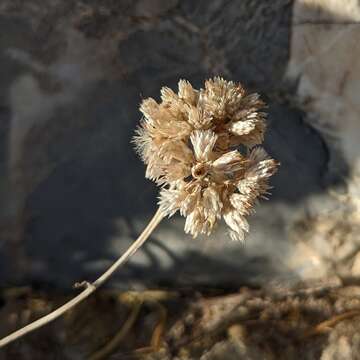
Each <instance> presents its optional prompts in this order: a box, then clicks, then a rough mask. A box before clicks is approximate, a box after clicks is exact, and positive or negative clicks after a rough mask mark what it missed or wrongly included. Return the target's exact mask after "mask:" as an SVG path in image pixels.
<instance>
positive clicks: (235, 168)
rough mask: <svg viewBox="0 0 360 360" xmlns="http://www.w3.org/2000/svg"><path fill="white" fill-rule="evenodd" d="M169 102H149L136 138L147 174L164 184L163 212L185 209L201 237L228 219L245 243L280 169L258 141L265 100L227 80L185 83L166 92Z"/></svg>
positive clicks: (233, 232) (236, 236)
mask: <svg viewBox="0 0 360 360" xmlns="http://www.w3.org/2000/svg"><path fill="white" fill-rule="evenodd" d="M161 100H162V101H161V103H160V104H158V103H157V102H156V101H155V100H154V99H152V98H148V99H145V100H144V101H143V102H142V104H141V106H140V111H141V112H142V113H143V115H144V117H143V119H142V120H141V124H140V126H139V128H138V129H137V130H136V135H135V137H134V143H135V146H136V149H137V152H138V153H139V155H140V156H141V158H142V160H143V161H144V163H145V164H146V165H147V168H146V177H147V178H149V179H151V180H153V181H155V182H156V183H157V184H159V185H161V187H162V188H161V191H160V197H159V199H160V200H159V206H160V210H161V211H162V212H163V214H164V216H165V215H166V216H172V215H173V214H174V213H175V212H176V211H179V212H180V214H181V215H182V216H185V217H186V222H185V232H186V233H189V234H191V235H192V236H193V237H196V236H197V235H199V234H206V235H209V234H210V233H211V232H212V231H213V229H214V227H215V226H216V225H217V223H218V222H219V220H220V219H221V218H223V219H224V220H225V222H226V224H227V225H228V227H229V233H230V237H231V238H232V239H233V240H240V241H243V240H244V233H245V232H248V230H249V225H248V222H247V220H246V216H247V215H249V214H251V213H252V212H253V208H254V205H255V203H256V201H257V199H258V198H259V197H264V196H265V195H266V194H268V190H269V188H270V187H269V185H268V180H269V177H270V176H271V175H273V174H274V173H275V171H276V169H277V167H278V163H277V162H276V161H275V160H273V159H271V158H270V157H269V156H268V155H267V153H266V152H265V150H263V149H262V148H261V147H259V146H258V145H259V144H261V143H262V142H263V140H264V132H265V128H266V124H265V117H266V114H265V113H264V112H261V111H260V110H261V109H262V108H264V106H265V104H264V102H263V101H262V100H261V99H260V97H259V95H258V94H247V93H246V91H245V89H244V88H243V87H242V86H241V85H240V84H235V83H234V82H232V81H226V80H224V79H222V78H220V77H215V78H214V79H210V80H207V81H205V88H204V89H200V90H195V89H194V88H193V87H192V86H191V84H190V83H189V82H188V81H186V80H180V81H179V89H178V93H177V94H176V93H175V92H173V91H172V90H171V89H169V88H167V87H163V88H162V89H161ZM240 146H242V148H243V149H245V150H243V151H242V152H240V150H239V147H240Z"/></svg>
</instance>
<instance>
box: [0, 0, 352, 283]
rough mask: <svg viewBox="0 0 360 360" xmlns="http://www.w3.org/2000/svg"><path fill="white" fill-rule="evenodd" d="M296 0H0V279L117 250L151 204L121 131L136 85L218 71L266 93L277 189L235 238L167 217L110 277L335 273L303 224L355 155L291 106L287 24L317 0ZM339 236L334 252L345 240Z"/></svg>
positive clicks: (108, 257)
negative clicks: (243, 235)
mask: <svg viewBox="0 0 360 360" xmlns="http://www.w3.org/2000/svg"><path fill="white" fill-rule="evenodd" d="M299 3H301V2H300V1H298V2H295V10H296V11H295V12H294V18H293V19H292V11H293V6H294V3H293V2H292V1H288V0H277V1H274V2H271V5H268V4H266V5H265V3H264V2H263V1H260V0H246V1H241V2H240V1H233V2H227V1H221V0H219V1H211V2H208V1H205V0H204V1H197V2H193V1H190V0H189V1H181V2H178V1H161V0H156V1H151V4H150V2H148V1H146V2H145V1H125V0H124V1H120V2H114V1H111V0H106V1H101V2H100V1H96V0H93V1H84V2H79V1H67V2H62V1H56V0H53V1H50V2H46V3H45V4H44V2H43V1H40V0H30V1H26V2H23V1H20V0H17V1H14V0H12V1H6V0H4V1H3V2H2V4H1V6H0V28H1V31H2V33H6V34H9V35H8V36H6V37H0V47H1V49H2V51H1V53H0V63H1V67H0V68H1V69H2V73H3V76H2V84H1V87H0V101H1V104H0V116H1V120H2V121H1V123H0V137H1V139H2V140H4V141H2V142H1V143H2V144H4V143H6V144H7V146H4V145H3V147H2V151H1V153H0V174H1V182H0V194H1V197H2V199H4V200H3V201H2V202H1V209H0V210H1V215H2V224H3V225H2V229H3V231H2V244H3V245H2V246H1V249H0V250H1V252H2V255H3V258H4V260H2V261H1V264H2V269H1V275H0V276H1V281H5V282H10V283H11V282H14V281H16V282H20V283H27V282H29V281H32V282H41V283H44V282H45V283H48V284H50V285H52V286H61V287H70V286H71V285H72V284H73V283H74V282H76V281H79V280H82V279H94V278H95V277H96V276H97V275H98V274H100V273H101V272H102V271H103V270H104V269H105V268H106V267H107V266H108V265H109V264H111V262H112V261H113V260H114V259H115V258H117V257H118V256H119V255H120V254H121V253H123V252H124V250H125V249H126V248H127V246H128V245H129V244H130V243H131V242H132V241H133V239H134V238H135V237H136V236H137V235H138V234H139V233H140V232H141V230H142V228H143V227H144V226H145V224H146V223H147V221H149V219H150V217H151V216H152V213H153V212H154V211H155V208H156V196H157V189H156V188H155V186H154V185H153V184H151V183H150V182H149V181H146V180H145V179H144V167H143V165H142V163H141V161H140V160H139V159H137V157H136V155H135V153H134V151H133V149H132V146H131V144H130V141H131V137H132V135H133V131H134V129H135V127H136V125H137V123H138V121H139V118H140V114H139V112H138V104H139V102H140V101H141V98H145V97H148V96H153V97H155V98H158V96H159V90H160V88H161V86H164V85H167V86H170V87H172V88H175V86H176V83H177V81H178V79H179V78H186V79H188V80H190V81H191V82H192V83H193V85H194V86H196V87H199V86H201V84H202V83H203V81H204V79H206V78H208V77H210V76H214V75H222V76H224V77H226V78H228V79H232V80H235V81H241V82H242V83H243V84H244V85H245V86H247V87H248V88H249V89H251V90H255V91H258V92H260V93H262V94H263V96H264V98H265V99H266V101H267V102H268V103H269V130H268V134H267V138H266V143H265V147H266V149H267V150H268V152H269V153H270V154H271V155H272V156H273V157H275V158H276V159H278V160H279V161H280V162H281V163H282V166H281V170H280V171H279V173H278V174H277V175H276V177H274V180H273V185H274V190H273V196H272V197H271V200H270V201H269V202H267V203H262V204H261V205H260V206H259V207H258V211H257V214H256V215H255V216H254V217H252V219H251V221H250V222H251V229H252V230H251V234H250V235H249V237H248V239H247V243H246V245H245V247H243V246H241V245H240V244H237V243H231V242H230V240H229V239H228V237H227V236H226V234H225V232H224V229H223V228H222V227H220V228H219V230H218V232H217V233H216V234H214V235H213V236H212V237H211V238H209V239H205V238H204V239H201V240H196V241H194V240H192V239H191V238H190V237H188V236H186V235H184V233H183V230H182V228H183V222H184V221H183V219H182V218H176V217H175V218H173V219H171V220H165V221H164V222H163V223H162V224H161V225H160V226H159V228H158V230H156V232H155V233H154V234H153V236H152V238H151V239H150V241H149V242H148V243H147V244H146V245H145V246H144V248H143V249H142V250H141V251H140V252H139V254H138V255H136V256H135V257H134V258H133V260H132V261H131V263H130V264H129V265H128V266H126V267H125V268H124V269H122V271H120V272H119V274H117V276H116V277H115V278H114V280H113V284H114V285H116V286H120V287H125V288H127V287H129V286H130V287H139V286H140V287H143V286H159V285H166V286H179V285H180V286H187V285H194V284H202V285H206V286H217V285H221V286H230V287H232V286H239V285H241V284H244V283H255V284H268V283H269V281H270V282H274V283H278V282H283V283H287V282H289V281H290V282H292V281H296V280H299V279H308V278H312V277H319V276H325V275H327V274H329V273H331V272H332V271H333V269H332V268H331V266H330V265H329V264H330V263H331V264H332V262H331V261H330V262H329V257H331V251H333V248H331V249H329V248H328V247H325V248H323V244H324V243H325V240H326V236H327V234H328V232H329V231H330V232H331V229H330V228H329V229H328V228H327V229H325V230H324V229H323V228H321V226H320V230H316V231H313V230H312V228H311V229H310V230H309V226H308V224H309V222H308V221H307V219H308V217H309V218H310V219H311V221H313V222H315V220H316V219H318V218H319V217H321V216H323V214H324V213H326V214H327V213H329V212H331V211H333V210H334V209H338V208H339V205H338V200H337V199H333V198H332V197H331V196H329V194H328V190H329V189H330V188H336V187H339V186H340V187H344V179H346V178H347V176H349V174H350V173H351V171H352V168H351V166H352V163H351V162H350V161H349V159H348V156H347V155H348V153H344V151H343V148H341V147H340V149H339V148H338V147H336V146H335V144H333V143H332V142H329V141H327V137H326V136H325V135H324V133H323V132H322V131H321V130H317V129H316V128H315V126H314V125H313V124H310V123H309V121H308V119H307V117H306V114H305V113H304V112H303V111H300V110H299V109H298V107H297V106H295V105H294V101H293V99H294V97H295V94H294V92H293V90H292V87H291V86H290V87H289V84H288V83H287V82H286V81H284V74H285V73H286V71H287V70H288V62H289V57H290V49H291V62H290V64H298V63H301V62H302V61H303V58H302V56H303V52H302V43H301V41H300V40H299V39H298V37H299V36H301V35H299V34H298V32H299V31H303V30H302V29H303V27H302V26H300V27H299V26H298V25H297V23H296V22H297V21H298V20H299V19H301V21H306V19H308V17H306V16H308V13H310V14H312V12H311V11H310V10H311V9H310V8H311V7H313V8H314V9H317V6H315V4H311V3H308V4H307V5H306V11H303V10H302V8H301V6H300V4H299ZM312 3H314V2H312ZM320 5H321V4H320ZM314 11H315V10H314ZM319 16H320V15H319ZM304 19H305V20H304ZM310 19H312V18H310ZM299 21H300V20H299ZM304 28H306V26H305V27H304ZM291 34H292V35H291ZM326 34H327V33H326V31H324V33H322V36H324V37H326ZM319 36H320V35H319ZM329 36H330V35H329ZM319 41H320V40H319ZM324 43H326V41H324ZM297 46H299V47H300V48H298V47H297ZM318 48H321V46H318ZM305 62H306V60H305ZM320 63H321V64H322V69H324V70H323V71H324V72H325V73H324V76H325V74H331V73H332V72H333V67H331V66H330V65H329V67H326V64H325V65H324V63H323V62H322V60H321V61H320V60H319V62H312V64H313V65H312V66H313V68H311V71H315V72H316V69H317V68H319V64H320ZM316 65H317V66H316ZM291 66H294V65H291ZM295 68H296V69H298V68H297V67H296V66H295ZM311 71H310V70H309V69H308V68H307V67H306V66H303V67H301V70H297V72H296V76H298V74H304V76H306V77H308V78H314V77H313V73H312V72H311ZM326 71H327V73H326ZM290 72H292V74H294V71H290ZM303 79H304V78H301V80H300V87H299V89H300V90H299V91H300V95H301V96H302V95H304V94H307V93H306V91H305V90H302V89H303V88H304V87H303V86H302V82H301V81H303ZM292 82H294V81H293V80H292ZM322 91H323V90H322V89H321V92H322ZM338 97H340V98H342V97H343V95H341V94H340V95H338ZM331 99H332V98H331ZM325 100H326V99H323V100H321V99H320V100H319V101H320V102H321V103H323V102H325ZM334 106H335V105H334ZM314 110H315V111H317V112H319V111H318V110H319V109H318V108H314ZM327 115H328V113H326V114H325V113H321V114H320V115H319V116H320V117H325V116H327ZM350 135H352V132H351V131H350ZM351 149H352V148H351ZM351 151H352V150H351ZM349 164H350V165H349ZM349 166H350V167H349ZM343 208H344V209H348V204H344V205H343ZM346 211H347V210H344V214H345V212H346ZM352 214H353V213H352ZM305 215H306V216H305ZM352 216H353V215H352ZM314 219H315V220H314ZM354 224H355V223H351V224H350V225H349V226H355V225H354ZM351 229H353V228H351ZM344 231H345V230H344ZM345 233H346V234H352V232H351V231H350V232H346V231H345ZM305 234H306V239H305V238H304V235H305ZM351 236H352V235H349V238H351ZM308 239H309V241H307V240H308ZM304 240H306V241H305V243H304ZM349 241H351V243H350V245H347V246H348V247H349V248H348V249H345V250H344V251H343V253H342V254H343V255H342V258H341V261H343V259H345V258H346V256H350V257H351V254H352V253H353V252H354V251H355V252H356V247H355V246H353V245H354V242H353V240H349ZM309 242H310V245H309ZM313 244H321V245H319V246H313ZM334 246H335V245H334ZM339 246H340V245H339ZM349 254H350V255H349ZM9 259H11V260H10V261H9ZM339 259H340V258H339ZM6 260H8V261H6ZM330 260H331V259H330ZM339 261H340V260H339ZM349 266H350V264H349V265H348V264H347V263H346V266H345V267H343V268H341V269H340V270H341V271H344V272H346V271H347V270H348V269H349Z"/></svg>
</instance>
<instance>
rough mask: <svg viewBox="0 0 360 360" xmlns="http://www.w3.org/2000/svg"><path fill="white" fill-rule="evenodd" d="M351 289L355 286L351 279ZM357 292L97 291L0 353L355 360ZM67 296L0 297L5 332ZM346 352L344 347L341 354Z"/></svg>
mask: <svg viewBox="0 0 360 360" xmlns="http://www.w3.org/2000/svg"><path fill="white" fill-rule="evenodd" d="M348 282H349V281H348ZM359 291H360V287H359V286H358V285H356V284H355V285H354V284H346V285H343V284H342V282H341V281H338V282H337V283H334V282H328V283H322V284H312V285H311V286H309V285H308V286H307V287H304V286H303V287H297V288H293V289H285V288H275V289H251V288H247V287H244V288H241V289H239V291H237V292H231V293H228V292H221V291H220V290H219V291H218V292H217V294H216V295H214V292H213V291H211V292H209V291H206V290H204V291H201V292H193V291H191V290H179V291H167V290H151V291H150V290H148V291H143V292H133V291H131V292H118V291H115V290H111V291H110V290H106V289H105V290H100V291H99V292H98V293H97V294H95V296H94V297H92V298H90V299H88V300H87V301H85V302H84V303H83V304H81V305H80V306H78V307H77V308H75V309H73V310H72V311H70V312H69V313H68V314H66V316H65V317H64V318H62V319H61V320H59V321H57V322H55V323H52V324H49V325H48V326H46V327H45V328H43V329H40V330H38V331H36V332H34V333H33V334H30V335H29V336H26V337H24V338H23V339H21V340H19V341H18V342H17V343H15V344H11V345H10V346H8V347H7V348H6V349H5V350H4V354H5V356H6V358H8V359H15V358H16V359H19V360H22V359H35V358H36V359H39V360H41V359H52V358H54V359H55V358H61V359H91V360H98V359H114V360H115V359H149V360H152V359H153V360H156V359H158V360H167V359H178V360H183V359H184V360H185V359H202V360H216V359H225V360H226V359H259V358H261V359H275V358H277V359H324V360H329V359H338V358H339V357H338V355H339V351H340V350H341V349H343V352H344V354H345V353H346V354H347V355H346V356H347V357H346V359H358V357H356V356H358V355H357V353H358V351H357V350H356V347H358V345H359V341H360V340H359V335H358V334H359V330H360V325H359V324H360V323H359V319H360V299H359V296H358V294H359ZM67 299H68V296H64V295H62V294H59V293H56V294H55V293H52V292H49V291H48V292H39V291H34V290H32V289H31V288H21V289H5V290H3V291H2V303H3V306H2V308H1V310H0V311H1V313H0V314H1V318H2V319H4V321H3V323H2V326H1V335H5V334H6V333H8V332H10V331H13V330H15V329H16V328H19V327H20V326H23V325H25V324H26V323H28V322H30V321H32V320H34V319H36V318H37V317H39V316H41V315H44V314H45V313H48V312H49V311H51V310H52V309H54V308H55V307H56V306H58V305H59V304H61V303H63V302H64V301H66V300H67ZM340 348H341V349H340Z"/></svg>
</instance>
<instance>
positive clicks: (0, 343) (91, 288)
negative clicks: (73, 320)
mask: <svg viewBox="0 0 360 360" xmlns="http://www.w3.org/2000/svg"><path fill="white" fill-rule="evenodd" d="M162 219H163V215H162V213H161V212H160V210H157V212H156V213H155V215H154V216H153V218H152V219H151V220H150V222H149V224H148V225H147V226H146V228H145V229H144V231H143V232H142V233H141V234H140V236H139V237H138V238H137V239H136V240H135V241H134V242H133V243H132V244H131V246H130V247H129V248H128V249H127V250H126V252H125V253H124V254H123V255H122V256H120V258H119V259H117V260H116V261H115V262H114V264H113V265H111V266H110V267H109V269H108V270H106V271H105V272H104V273H103V274H102V275H101V276H100V277H99V278H98V279H96V280H95V281H94V282H93V283H86V282H85V283H82V284H78V286H82V285H84V286H85V290H83V291H82V292H81V293H80V294H79V295H77V296H75V297H74V298H73V299H71V300H70V301H68V302H67V303H65V304H64V305H62V306H60V307H59V308H57V309H56V310H54V311H52V312H51V313H50V314H48V315H45V316H43V317H42V318H40V319H38V320H35V321H34V322H32V323H30V324H28V325H26V326H24V327H23V328H21V329H19V330H17V331H15V332H13V333H12V334H10V335H8V336H6V337H4V338H3V339H1V340H0V348H1V347H4V346H5V345H8V344H10V343H11V342H13V341H14V340H16V339H18V338H20V337H22V336H24V335H26V334H28V333H30V332H32V331H34V330H36V329H38V328H40V327H42V326H44V325H46V324H48V323H49V322H51V321H53V320H55V319H57V318H58V317H60V316H61V315H63V314H64V313H65V312H66V311H68V310H70V309H71V308H73V307H74V306H76V305H77V304H79V303H80V302H81V301H83V300H85V299H86V298H87V297H88V296H89V295H91V294H92V293H93V292H95V291H96V290H97V289H98V288H99V287H100V286H101V285H103V284H104V282H105V281H106V280H108V279H109V277H110V276H111V275H112V274H113V273H114V272H115V271H116V270H117V269H118V268H119V267H120V266H121V265H123V264H124V263H125V262H126V261H127V260H128V259H129V258H130V257H131V256H132V255H133V254H134V253H135V252H136V251H137V250H138V249H139V248H140V247H141V245H142V244H143V243H144V242H145V241H146V240H147V238H148V237H149V236H150V235H151V233H152V232H153V231H154V229H155V228H156V226H157V225H158V224H159V223H160V222H161V220H162Z"/></svg>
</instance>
